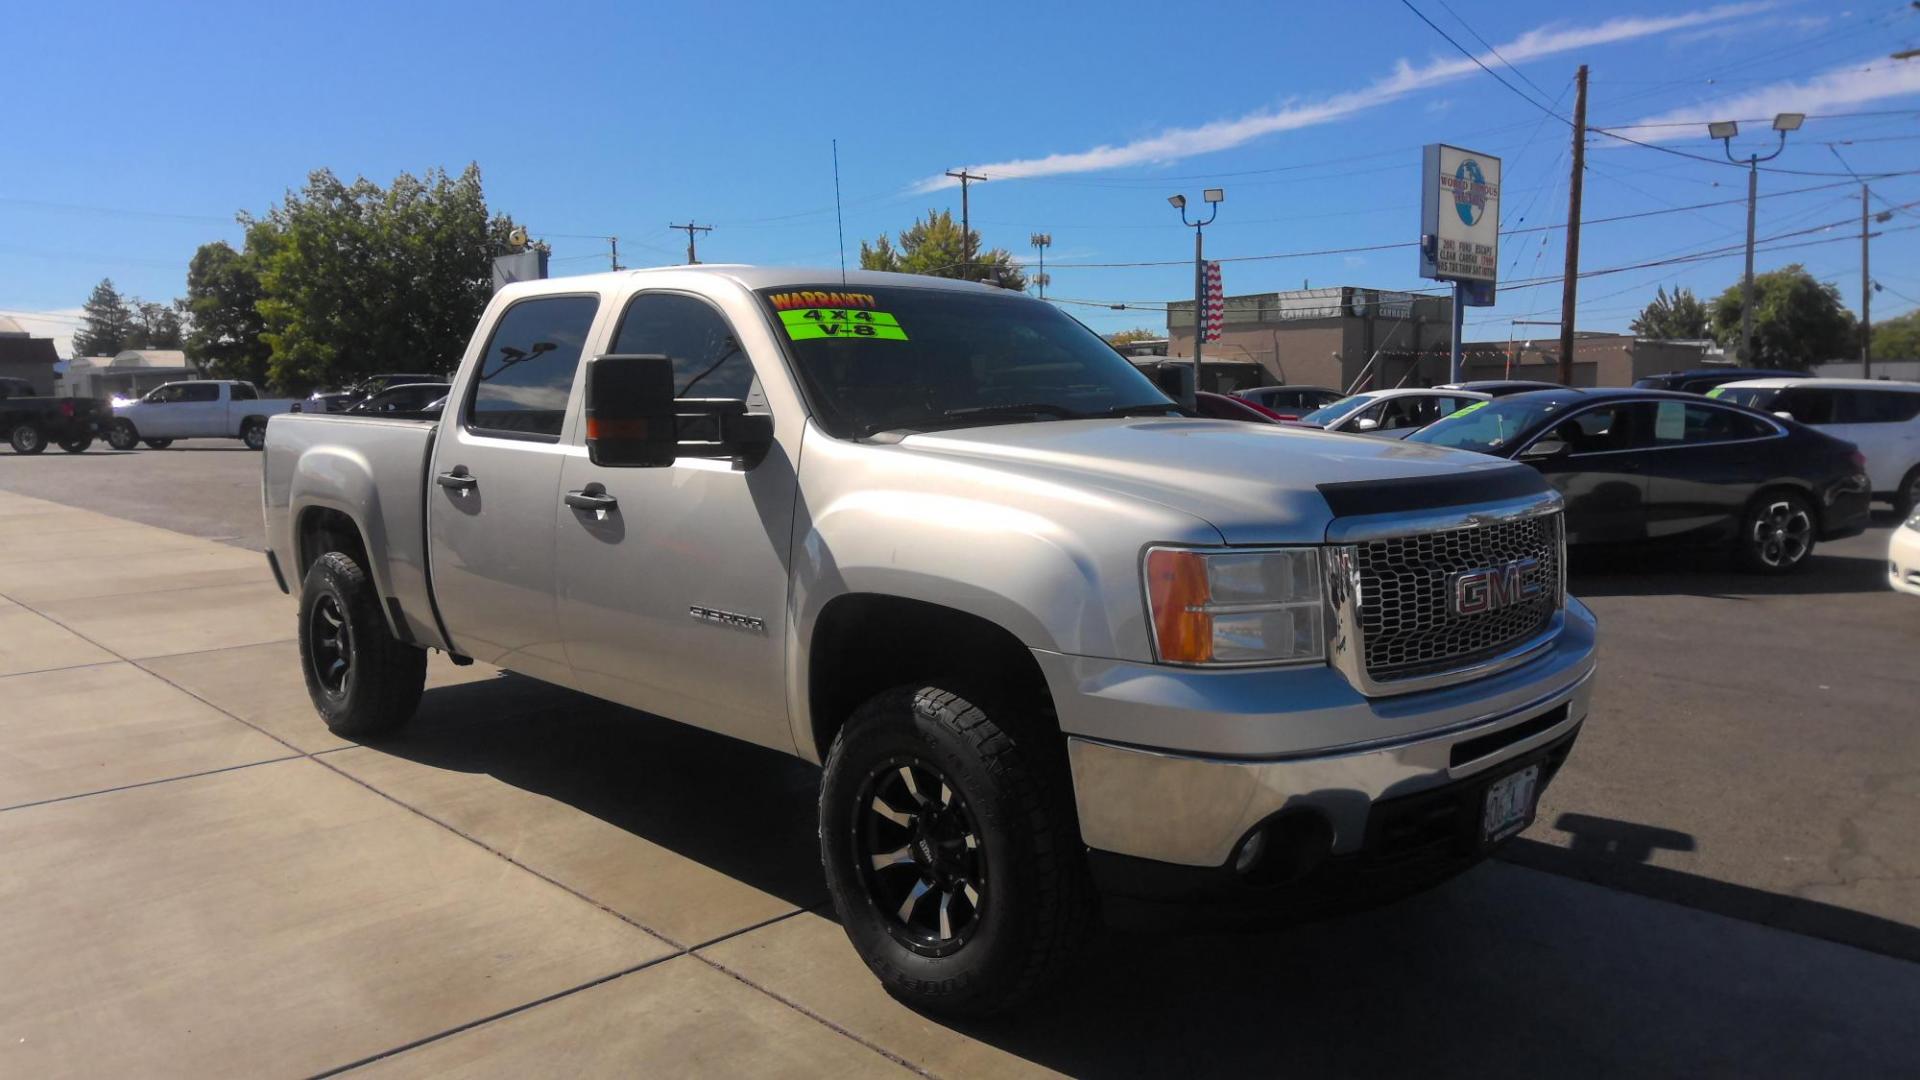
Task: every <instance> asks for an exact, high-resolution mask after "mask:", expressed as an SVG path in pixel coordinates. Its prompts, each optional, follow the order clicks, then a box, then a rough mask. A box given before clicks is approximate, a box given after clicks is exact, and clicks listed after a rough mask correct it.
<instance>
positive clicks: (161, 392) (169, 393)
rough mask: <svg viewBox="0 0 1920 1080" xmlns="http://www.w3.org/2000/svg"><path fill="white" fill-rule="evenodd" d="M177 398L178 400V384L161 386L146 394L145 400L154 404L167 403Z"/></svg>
mask: <svg viewBox="0 0 1920 1080" xmlns="http://www.w3.org/2000/svg"><path fill="white" fill-rule="evenodd" d="M179 400H180V387H179V385H178V384H173V385H168V386H162V387H160V388H159V389H157V390H155V391H154V392H153V393H151V394H148V395H147V401H148V402H150V403H152V404H154V405H167V404H170V403H172V402H175V401H179Z"/></svg>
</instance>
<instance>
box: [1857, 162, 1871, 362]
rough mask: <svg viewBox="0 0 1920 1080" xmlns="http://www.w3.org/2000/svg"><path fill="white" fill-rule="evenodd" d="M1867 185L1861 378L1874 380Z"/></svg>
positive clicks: (1862, 217)
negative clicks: (1868, 264)
mask: <svg viewBox="0 0 1920 1080" xmlns="http://www.w3.org/2000/svg"><path fill="white" fill-rule="evenodd" d="M1871 228H1872V226H1871V225H1870V224H1869V214H1868V212H1867V185H1865V184H1861V185H1860V377H1861V378H1863V379H1871V378H1873V278H1872V277H1871V276H1870V275H1869V274H1868V272H1867V233H1868V232H1869V231H1870V230H1871Z"/></svg>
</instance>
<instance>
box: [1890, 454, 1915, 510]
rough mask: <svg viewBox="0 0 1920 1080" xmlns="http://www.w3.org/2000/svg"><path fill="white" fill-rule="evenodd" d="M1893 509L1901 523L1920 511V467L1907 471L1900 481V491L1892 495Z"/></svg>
mask: <svg viewBox="0 0 1920 1080" xmlns="http://www.w3.org/2000/svg"><path fill="white" fill-rule="evenodd" d="M1893 509H1894V511H1895V512H1896V513H1898V514H1899V515H1900V519H1901V520H1902V521H1904V520H1906V518H1907V516H1908V515H1910V514H1912V513H1913V512H1914V510H1916V509H1920V465H1915V466H1914V467H1913V468H1911V469H1909V470H1907V475H1906V476H1904V477H1902V478H1901V480H1900V490H1899V491H1896V492H1894V493H1893Z"/></svg>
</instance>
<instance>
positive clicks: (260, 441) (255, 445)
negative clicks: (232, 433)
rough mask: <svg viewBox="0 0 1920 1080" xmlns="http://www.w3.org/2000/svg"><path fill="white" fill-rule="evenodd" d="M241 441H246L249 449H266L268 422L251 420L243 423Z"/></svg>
mask: <svg viewBox="0 0 1920 1080" xmlns="http://www.w3.org/2000/svg"><path fill="white" fill-rule="evenodd" d="M240 441H241V442H243V443H246V444H247V449H249V450H265V449H266V448H267V422H266V421H265V420H249V421H247V422H246V423H245V424H242V425H241V426H240Z"/></svg>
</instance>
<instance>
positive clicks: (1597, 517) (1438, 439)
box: [1407, 388, 1869, 573]
mask: <svg viewBox="0 0 1920 1080" xmlns="http://www.w3.org/2000/svg"><path fill="white" fill-rule="evenodd" d="M1407 441H1408V442H1421V443H1431V444H1433V445H1435V446H1450V447H1455V448H1457V449H1462V450H1477V451H1479V452H1481V453H1484V454H1492V455H1495V456H1498V457H1504V458H1510V459H1512V460H1515V461H1522V462H1525V463H1527V464H1529V465H1532V466H1533V467H1534V468H1536V469H1538V470H1540V472H1541V473H1542V474H1543V475H1545V476H1546V478H1547V481H1548V482H1549V483H1551V484H1552V485H1553V486H1554V487H1555V488H1556V489H1557V490H1558V491H1559V492H1560V494H1561V495H1562V496H1563V497H1564V498H1565V499H1566V505H1567V512H1566V527H1567V541H1568V543H1571V544H1609V543H1627V542H1637V541H1654V542H1667V543H1687V544H1704V545H1726V546H1729V547H1730V548H1731V549H1732V551H1733V553H1734V555H1735V557H1736V558H1737V560H1738V561H1739V563H1740V564H1741V565H1742V566H1744V567H1746V568H1747V569H1750V570H1754V571H1757V572H1760V573H1785V572H1787V571H1790V570H1793V569H1795V568H1796V567H1798V566H1800V565H1801V564H1803V563H1804V562H1806V559H1807V557H1808V556H1809V555H1811V554H1812V553H1813V546H1814V543H1815V541H1816V540H1834V539H1839V538H1840V537H1844V536H1852V535H1854V534H1856V533H1858V532H1861V531H1862V530H1864V529H1865V528H1866V526H1867V496H1868V486H1869V485H1868V483H1867V474H1866V458H1865V457H1863V456H1862V455H1861V454H1860V452H1859V451H1858V450H1856V449H1854V447H1853V445H1852V444H1851V443H1846V442H1842V441H1840V440H1839V439H1835V438H1833V437H1831V436H1828V435H1824V434H1822V433H1820V432H1818V431H1815V430H1813V429H1812V428H1809V427H1806V426H1804V425H1801V424H1798V423H1795V422H1794V421H1791V420H1783V419H1779V418H1776V417H1772V416H1768V415H1766V414H1764V413H1760V412H1756V411H1754V410H1752V409H1746V408H1741V407H1739V406H1735V405H1728V404H1724V403H1721V402H1718V401H1712V400H1708V399H1705V398H1700V397H1696V396H1694V395H1692V394H1680V393H1672V392H1668V391H1660V390H1631V389H1620V390H1573V389H1567V388H1561V389H1558V390H1542V391H1536V392H1534V393H1528V394H1516V395H1513V396H1511V397H1503V398H1496V399H1494V400H1492V401H1487V402H1482V403H1480V404H1477V405H1470V406H1468V407H1467V408H1464V409H1462V410H1460V411H1459V412H1456V413H1454V414H1453V415H1452V416H1449V417H1446V418H1445V419H1442V420H1439V421H1436V422H1434V423H1433V424H1432V425H1430V426H1428V427H1426V428H1423V429H1421V430H1420V431H1417V432H1415V433H1413V434H1412V435H1410V436H1408V437H1407Z"/></svg>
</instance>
